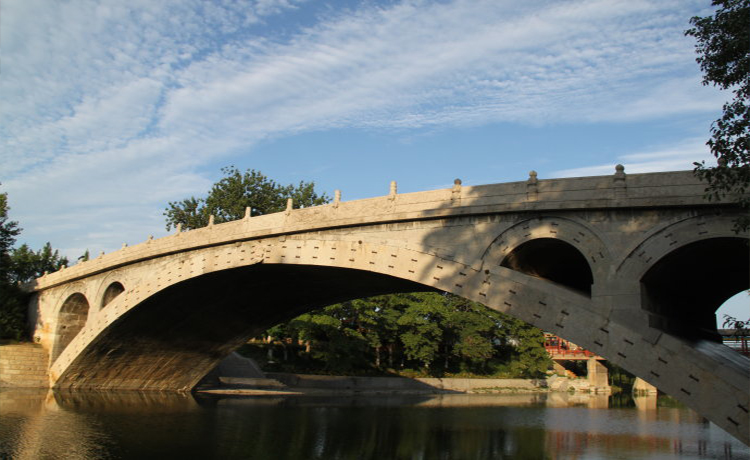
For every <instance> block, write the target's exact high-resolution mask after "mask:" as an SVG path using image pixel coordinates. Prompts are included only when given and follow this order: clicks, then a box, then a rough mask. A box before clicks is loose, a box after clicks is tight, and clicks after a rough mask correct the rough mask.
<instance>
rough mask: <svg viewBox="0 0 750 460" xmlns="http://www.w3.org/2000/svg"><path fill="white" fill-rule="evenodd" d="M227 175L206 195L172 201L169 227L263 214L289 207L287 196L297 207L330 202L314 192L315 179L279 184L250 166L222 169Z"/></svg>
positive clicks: (218, 221)
mask: <svg viewBox="0 0 750 460" xmlns="http://www.w3.org/2000/svg"><path fill="white" fill-rule="evenodd" d="M221 171H222V172H223V173H224V177H223V178H222V179H221V180H219V181H218V182H216V183H215V184H214V185H213V186H212V187H211V190H209V192H208V194H207V196H206V197H205V198H195V197H190V198H187V199H184V200H182V201H174V202H169V204H168V206H167V208H166V210H165V211H164V216H165V217H166V220H167V230H169V229H171V228H173V227H174V228H176V227H177V225H178V224H180V225H182V228H183V229H186V230H187V229H195V228H201V227H205V226H206V225H208V222H209V218H210V216H214V222H215V223H217V224H219V223H222V222H229V221H232V220H237V219H241V218H243V217H244V216H245V210H246V209H247V208H249V209H250V216H260V215H263V214H270V213H274V212H280V211H283V210H284V209H286V203H287V199H289V198H291V199H292V200H293V207H294V208H306V207H310V206H317V205H321V204H325V203H328V202H329V201H330V199H329V198H328V197H327V196H326V195H325V193H323V194H318V193H317V192H316V191H315V183H314V182H304V181H303V182H300V183H299V184H297V185H293V184H289V185H280V184H278V183H276V182H275V181H273V180H271V179H269V178H268V177H266V176H265V175H263V174H262V173H261V172H259V171H255V170H253V169H248V170H247V171H245V172H244V173H243V172H241V171H240V170H238V169H237V168H235V167H234V166H229V167H226V168H222V170H221Z"/></svg>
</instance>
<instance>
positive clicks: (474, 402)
mask: <svg viewBox="0 0 750 460" xmlns="http://www.w3.org/2000/svg"><path fill="white" fill-rule="evenodd" d="M612 404H613V403H612V402H611V401H610V402H609V403H608V400H607V397H606V396H591V397H588V396H578V397H576V396H568V395H567V394H549V395H548V394H536V395H441V396H390V395H389V396H385V395H382V396H351V395H345V396H285V397H279V396H252V397H249V396H246V397H237V396H232V397H228V396H209V395H197V396H191V395H175V394H159V393H71V394H62V393H53V392H42V393H40V392H36V391H19V390H5V391H2V392H0V458H18V459H56V458H60V459H99V458H102V459H106V458H127V459H130V458H133V459H136V458H138V459H141V458H183V459H192V458H195V459H210V458H217V459H218V458H220V459H232V458H238V459H239V458H241V459H316V458H319V459H369V458H371V459H503V458H506V459H569V458H575V459H630V458H635V459H671V458H674V459H693V458H696V459H697V458H711V459H713V458H720V459H724V458H727V459H750V449H749V448H748V447H747V446H744V445H743V444H741V443H740V442H738V441H736V440H735V439H734V438H732V437H731V436H729V435H728V434H726V433H725V432H723V431H722V430H721V429H719V428H717V427H716V426H714V425H712V424H710V423H708V422H706V421H704V420H703V419H702V418H701V417H699V416H697V415H696V414H695V413H693V412H692V411H690V410H687V409H684V408H679V407H669V406H671V405H670V404H669V403H668V402H665V401H661V402H657V400H656V398H654V397H651V398H647V397H644V398H639V399H637V400H636V404H633V402H632V401H628V402H627V403H626V404H618V405H625V406H629V407H621V408H608V406H611V405H612Z"/></svg>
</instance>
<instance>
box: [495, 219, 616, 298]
mask: <svg viewBox="0 0 750 460" xmlns="http://www.w3.org/2000/svg"><path fill="white" fill-rule="evenodd" d="M550 251H551V252H550ZM609 260H611V255H610V252H609V249H608V247H607V245H606V244H605V243H604V240H603V237H602V236H600V235H598V234H597V233H596V232H595V231H594V230H593V229H591V228H590V227H588V226H586V225H584V224H583V223H581V222H577V221H576V220H573V219H569V218H565V217H560V216H543V217H537V218H533V219H526V220H523V221H521V222H518V223H517V224H515V225H514V226H512V227H510V228H509V229H507V230H505V231H504V232H503V233H501V234H500V235H499V236H498V237H497V238H495V240H494V241H493V242H492V244H491V245H490V246H489V247H488V248H487V249H486V250H485V252H484V255H483V256H482V264H483V266H497V265H499V266H503V267H506V268H511V269H513V270H516V271H519V272H522V273H525V274H527V275H531V276H535V277H537V278H543V279H547V280H549V281H553V282H555V283H558V284H560V285H562V286H566V287H568V288H571V289H573V290H575V291H577V292H579V293H583V294H586V295H588V296H591V290H592V285H594V284H595V283H597V282H598V281H601V280H604V279H606V277H607V267H608V264H607V261H609Z"/></svg>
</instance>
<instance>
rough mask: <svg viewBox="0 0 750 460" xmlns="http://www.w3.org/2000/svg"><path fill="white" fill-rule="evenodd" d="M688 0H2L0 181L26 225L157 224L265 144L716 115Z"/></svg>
mask: <svg viewBox="0 0 750 460" xmlns="http://www.w3.org/2000/svg"><path fill="white" fill-rule="evenodd" d="M697 5H698V2H697V1H678V0H665V1H658V2H656V1H642V0H641V1H639V0H634V1H631V2H620V1H615V0H570V1H563V2H559V1H554V2H548V1H530V2H523V3H522V4H520V5H519V2H510V1H498V0H477V1H464V0H455V1H448V2H427V1H404V2H399V3H393V4H388V5H385V6H380V5H377V4H370V3H366V4H364V5H361V6H359V7H358V8H356V9H351V10H345V11H340V12H337V11H332V10H328V9H324V8H320V9H316V6H315V5H313V4H312V3H308V2H294V1H291V0H258V1H247V2H230V1H216V2H205V1H198V0H191V1H182V0H180V1H177V0H164V1H160V2H153V1H148V0H139V1H130V2H126V3H123V2H117V1H107V0H80V1H76V2H59V3H52V4H50V3H49V2H41V1H34V0H29V1H27V2H6V3H4V4H3V14H2V16H1V18H0V20H1V21H2V27H0V34H1V36H0V42H1V43H2V44H3V46H2V48H1V49H0V52H2V78H0V96H1V97H2V100H3V101H4V104H3V105H4V107H3V111H2V112H1V113H0V174H2V177H0V180H2V181H3V186H4V187H6V188H7V190H8V191H9V192H10V193H11V199H12V200H13V201H14V202H15V203H17V204H16V205H15V206H16V208H17V210H18V211H19V212H20V215H19V214H16V215H17V216H18V218H19V219H22V220H23V221H24V222H31V224H27V225H28V226H32V225H33V226H36V224H37V221H38V219H37V218H35V216H38V215H39V214H43V215H45V216H47V218H50V217H51V218H54V219H55V220H56V221H59V222H63V221H66V220H67V219H66V218H62V214H63V213H65V214H68V215H71V216H77V217H76V218H77V219H79V222H85V224H83V226H84V227H87V228H88V227H90V228H91V229H92V230H91V231H92V232H93V234H96V235H101V234H104V233H106V232H105V231H104V230H103V229H104V228H106V225H105V224H100V223H98V219H105V220H106V221H107V222H110V223H111V222H120V224H121V226H122V228H128V225H129V223H130V222H133V221H134V220H136V219H141V218H142V216H143V214H144V213H145V214H149V213H150V214H149V215H153V216H156V217H154V218H153V219H152V220H151V221H149V222H152V221H153V222H155V221H156V220H159V219H160V216H159V215H158V214H159V213H154V212H153V210H154V209H161V207H163V205H164V203H165V202H166V201H167V200H169V199H174V198H175V197H180V196H185V195H189V194H191V193H198V192H199V191H200V190H204V189H205V188H206V184H207V179H206V178H205V177H203V176H201V175H200V174H199V173H198V172H197V171H199V170H200V167H201V166H202V165H205V164H208V163H210V162H212V161H216V160H217V159H227V158H231V157H232V155H236V152H238V151H240V150H243V151H247V150H248V149H250V148H251V147H252V146H253V145H254V144H255V143H257V142H259V141H261V140H264V139H273V138H278V137H283V136H289V135H293V134H296V133H301V132H310V131H316V130H326V129H333V128H352V127H353V128H367V129H376V130H397V131H399V130H409V129H414V128H423V127H441V126H464V125H469V126H475V125H486V124H489V123H501V122H512V123H524V124H530V125H544V124H547V123H579V122H585V123H600V122H632V121H641V120H651V119H659V118H663V117H668V116H672V115H675V114H685V113H700V112H706V111H710V110H715V108H716V107H718V106H720V101H718V99H717V95H716V93H715V92H712V91H708V90H706V91H700V90H699V91H696V85H697V82H698V79H699V77H698V75H697V73H696V69H695V66H694V64H693V51H692V44H691V43H690V42H689V40H687V39H685V37H683V35H682V30H683V29H684V27H685V18H686V17H689V16H691V15H692V14H695V13H696V10H697ZM304 15H307V16H305V17H306V18H307V20H306V22H305V24H306V25H302V26H299V27H296V26H295V27H293V26H292V25H294V24H296V23H295V22H294V21H297V20H300V19H299V18H300V17H302V16H304ZM309 18H313V19H309ZM274 21H278V22H280V23H283V24H291V25H290V26H288V27H291V28H292V30H291V31H289V30H282V29H283V28H274V27H273V26H272V23H273V22H274ZM285 21H286V22H285ZM300 21H301V20H300ZM634 164H636V163H634ZM662 164H664V165H667V164H668V163H662ZM633 172H634V171H633ZM91 190H95V191H96V192H95V193H92V192H91ZM108 207H109V208H116V209H120V210H121V212H119V213H113V212H110V210H109V209H107V208H108ZM149 210H150V211H149ZM87 212H88V213H89V214H87ZM91 214H93V215H91ZM99 215H100V216H99ZM70 225H73V224H70ZM148 225H152V224H151V223H149V224H148ZM73 226H74V225H73ZM66 228H67V227H66ZM71 228H72V227H71ZM45 231H49V232H51V233H52V232H55V231H57V229H55V228H52V229H47V230H45ZM60 231H62V229H60ZM133 232H135V230H133ZM125 233H127V234H128V235H130V233H129V231H128V232H125ZM97 244H100V245H101V247H103V248H107V249H111V248H112V242H111V241H106V239H104V238H103V237H102V239H101V240H99V242H98V243H97Z"/></svg>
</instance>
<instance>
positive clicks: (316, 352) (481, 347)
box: [267, 293, 550, 377]
mask: <svg viewBox="0 0 750 460" xmlns="http://www.w3.org/2000/svg"><path fill="white" fill-rule="evenodd" d="M267 334H268V335H269V336H271V337H273V338H274V342H275V343H277V344H278V345H279V346H282V347H284V352H285V354H286V355H287V359H289V360H290V361H294V360H296V363H295V364H294V367H295V369H297V370H305V371H314V372H331V373H361V372H365V373H367V372H375V373H383V372H388V371H389V370H396V371H403V370H407V369H414V370H417V372H421V373H427V374H430V375H440V376H444V375H455V374H462V375H467V374H470V375H501V376H506V377H510V376H513V377H541V376H543V375H544V374H545V372H546V370H547V368H548V367H549V364H550V361H549V357H548V355H547V353H546V351H545V349H544V336H543V334H542V332H541V331H540V330H539V329H536V328H534V327H532V326H529V325H528V324H526V323H524V322H522V321H519V320H517V319H514V318H512V317H509V316H507V315H504V314H502V313H499V312H496V311H494V310H491V309H489V308H487V307H485V306H483V305H481V304H478V303H476V302H471V301H468V300H465V299H462V298H461V297H458V296H455V295H452V294H447V293H444V294H437V293H409V294H392V295H384V296H377V297H370V298H367V299H357V300H352V301H349V302H344V303H341V304H336V305H331V306H329V307H326V308H324V309H321V310H318V311H315V312H311V313H306V314H303V315H301V316H299V317H297V318H294V319H292V320H291V321H288V322H287V323H283V324H280V325H278V326H275V327H274V328H272V329H269V330H268V331H267ZM295 344H296V347H295ZM287 348H294V349H295V350H296V353H291V355H292V356H291V357H289V356H288V355H289V354H290V353H288V351H289V350H287ZM303 350H304V351H303Z"/></svg>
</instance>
